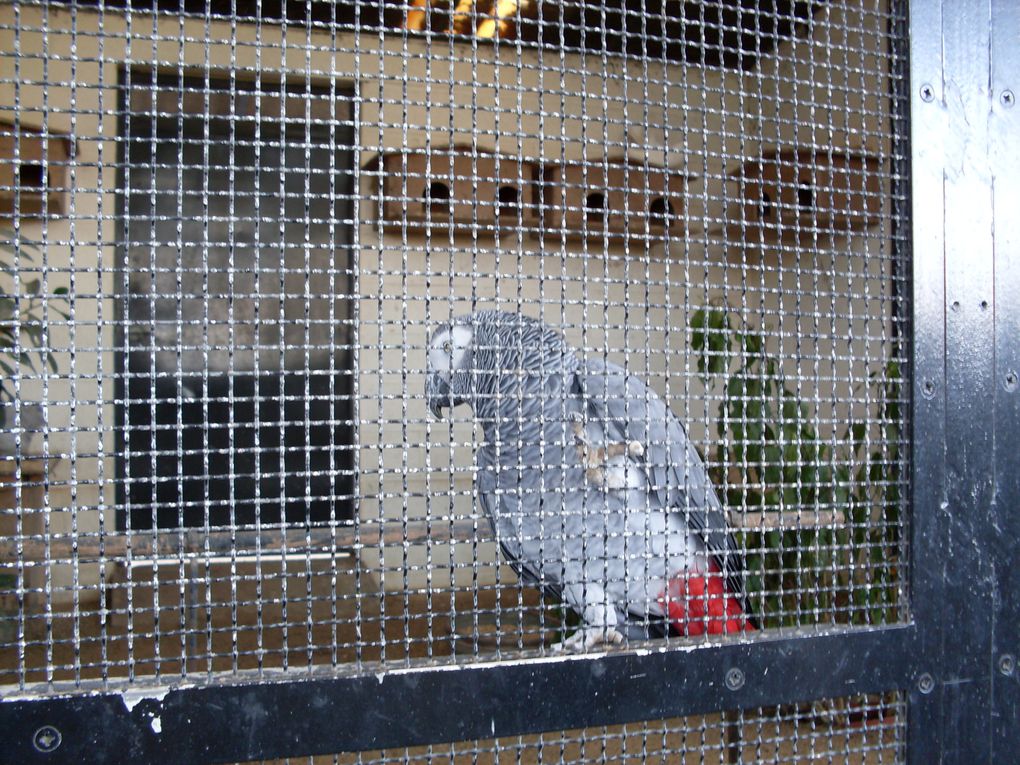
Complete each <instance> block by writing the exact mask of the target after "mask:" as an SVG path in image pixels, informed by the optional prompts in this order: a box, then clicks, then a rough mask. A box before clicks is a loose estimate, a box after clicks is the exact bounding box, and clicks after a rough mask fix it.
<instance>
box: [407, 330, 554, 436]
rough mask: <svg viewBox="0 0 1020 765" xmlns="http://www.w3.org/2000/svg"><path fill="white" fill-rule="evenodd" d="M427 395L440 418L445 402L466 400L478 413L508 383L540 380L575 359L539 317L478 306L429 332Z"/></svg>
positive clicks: (452, 403) (456, 403) (450, 404)
mask: <svg viewBox="0 0 1020 765" xmlns="http://www.w3.org/2000/svg"><path fill="white" fill-rule="evenodd" d="M427 353H428V370H427V376H426V379H425V399H426V403H427V405H428V408H429V411H431V412H432V414H433V415H435V417H436V418H437V419H438V418H440V417H442V410H443V408H444V407H445V408H450V409H452V408H453V407H455V406H459V405H460V404H470V405H471V407H472V408H473V409H474V410H475V413H476V414H478V413H479V412H478V408H479V406H482V407H483V408H484V407H485V406H486V405H487V402H491V401H492V400H493V399H494V394H495V393H496V391H497V390H500V391H503V393H507V392H508V387H507V386H512V385H525V384H528V383H529V382H536V381H540V380H541V379H542V378H543V377H545V376H548V375H549V374H552V373H555V372H557V371H558V372H563V371H564V370H565V369H566V368H567V367H569V366H570V365H571V364H573V363H574V356H573V354H572V353H571V351H570V350H569V349H568V348H567V346H566V344H565V342H564V339H563V335H562V334H560V332H558V331H557V330H555V329H552V328H551V327H548V326H546V325H545V324H543V323H542V322H541V321H539V320H537V319H533V318H530V317H528V316H523V315H521V314H517V313H506V312H503V311H477V312H475V313H472V314H468V315H466V316H460V317H457V318H455V319H453V320H452V321H451V322H450V323H449V324H444V325H442V326H440V327H439V328H438V329H437V330H436V331H435V332H433V333H432V338H431V339H430V340H429V344H428V348H427Z"/></svg>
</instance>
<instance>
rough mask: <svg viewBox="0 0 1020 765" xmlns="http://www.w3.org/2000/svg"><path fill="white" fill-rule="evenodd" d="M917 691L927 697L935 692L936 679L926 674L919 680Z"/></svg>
mask: <svg viewBox="0 0 1020 765" xmlns="http://www.w3.org/2000/svg"><path fill="white" fill-rule="evenodd" d="M917 690H919V691H920V692H921V693H923V694H925V695H927V694H929V693H931V692H932V691H934V690H935V678H934V677H932V676H931V675H930V674H928V673H927V672H925V673H924V674H923V675H921V676H920V677H919V678H917Z"/></svg>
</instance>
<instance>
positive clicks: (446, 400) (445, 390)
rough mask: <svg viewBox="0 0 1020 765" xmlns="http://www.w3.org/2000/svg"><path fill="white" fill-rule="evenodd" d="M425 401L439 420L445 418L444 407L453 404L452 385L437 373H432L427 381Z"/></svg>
mask: <svg viewBox="0 0 1020 765" xmlns="http://www.w3.org/2000/svg"><path fill="white" fill-rule="evenodd" d="M425 402H426V404H428V408H429V411H430V412H431V413H432V416H433V417H435V418H436V419H437V420H441V419H443V408H444V407H446V408H447V409H448V408H450V406H452V402H451V401H450V386H449V385H448V384H447V382H446V380H444V379H443V378H442V377H440V376H439V375H437V374H436V373H434V372H433V373H432V374H430V375H429V376H428V377H427V378H426V381H425Z"/></svg>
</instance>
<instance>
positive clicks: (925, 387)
mask: <svg viewBox="0 0 1020 765" xmlns="http://www.w3.org/2000/svg"><path fill="white" fill-rule="evenodd" d="M921 395H922V396H924V397H925V398H935V381H934V380H925V381H924V382H923V383H922V384H921Z"/></svg>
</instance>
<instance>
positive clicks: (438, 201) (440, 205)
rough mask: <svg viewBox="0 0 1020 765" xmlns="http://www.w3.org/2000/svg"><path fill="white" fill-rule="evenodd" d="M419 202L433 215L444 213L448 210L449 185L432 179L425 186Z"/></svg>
mask: <svg viewBox="0 0 1020 765" xmlns="http://www.w3.org/2000/svg"><path fill="white" fill-rule="evenodd" d="M421 204H422V207H424V208H425V211H426V212H430V211H431V212H432V214H433V215H435V214H437V213H439V214H446V213H447V212H449V210H450V187H449V186H448V185H447V184H445V183H443V182H442V181H432V182H431V183H430V184H428V185H427V186H426V187H425V193H424V194H423V195H422V202H421Z"/></svg>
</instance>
